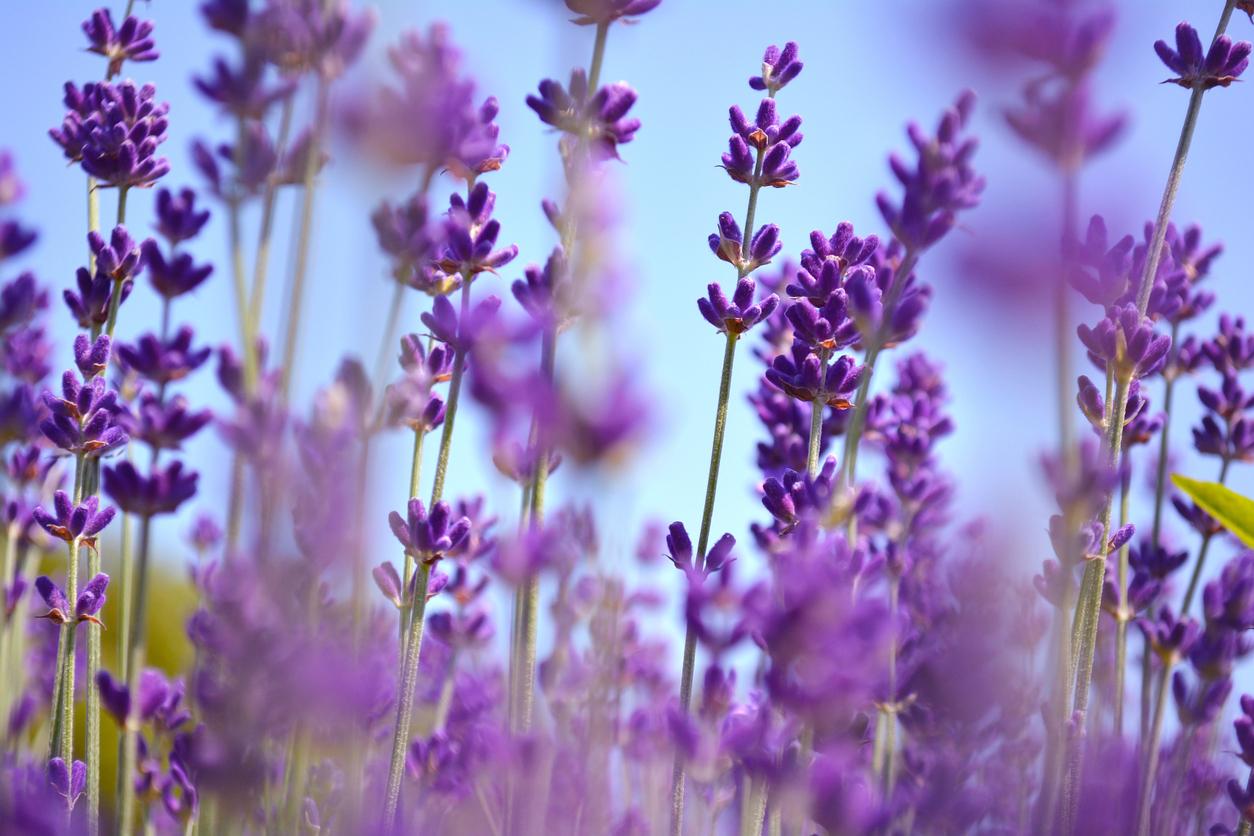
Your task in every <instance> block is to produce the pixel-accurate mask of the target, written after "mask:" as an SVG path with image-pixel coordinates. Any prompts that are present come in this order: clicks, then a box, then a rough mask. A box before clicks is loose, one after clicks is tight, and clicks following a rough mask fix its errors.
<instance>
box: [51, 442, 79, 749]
mask: <svg viewBox="0 0 1254 836" xmlns="http://www.w3.org/2000/svg"><path fill="white" fill-rule="evenodd" d="M85 464H86V462H85V460H84V459H83V456H82V455H81V454H80V455H78V456H75V458H74V493H73V500H74V504H75V505H78V503H79V502H81V501H82V498H83V481H84V472H85V470H86V467H85ZM66 563H67V565H66V580H67V582H66V587H67V589H66V599H67V600H68V601H69V602H70V607H71V608H72V607H73V606H74V602H75V601H76V600H77V599H78V591H77V586H78V542H77V541H75V542H72V543H71V544H70V545H69V548H68V550H67V561H66ZM66 615H67V616H68V617H69V619H70V622H69V624H65V625H62V628H61V636H60V640H59V641H58V642H57V662H56V665H57V667H56V678H55V680H54V681H53V685H52V694H53V699H52V706H53V708H52V717H51V724H52V728H51V730H50V731H49V733H48V757H49V758H54V757H60V758H62V759H63V760H65V763H66V765H67V766H68V765H70V764H72V763H73V761H72V759H71V758H70V757H69V756H67V755H65V754H64V749H65V740H66V739H67V737H68V738H69V739H71V740H72V739H73V731H74V722H73V721H74V635H73V634H74V629H73V628H74V627H76V626H77V624H76V623H75V621H74V613H73V612H70V613H66ZM67 628H68V629H69V632H68V633H67V632H66V630H67ZM67 659H68V661H69V664H68V665H67V664H66V662H67ZM67 670H68V676H67ZM67 704H68V708H69V722H68V723H67V722H66V708H67Z"/></svg>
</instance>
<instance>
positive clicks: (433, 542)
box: [388, 499, 470, 564]
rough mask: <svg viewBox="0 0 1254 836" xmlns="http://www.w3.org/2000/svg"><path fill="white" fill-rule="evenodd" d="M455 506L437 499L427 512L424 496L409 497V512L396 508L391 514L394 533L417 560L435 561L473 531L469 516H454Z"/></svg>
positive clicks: (390, 522)
mask: <svg viewBox="0 0 1254 836" xmlns="http://www.w3.org/2000/svg"><path fill="white" fill-rule="evenodd" d="M452 515H453V511H452V507H451V506H450V505H449V504H448V503H447V502H443V501H441V502H437V503H435V505H433V506H432V507H431V513H430V514H428V513H427V509H426V506H424V505H423V504H422V500H421V499H411V500H409V505H408V506H407V508H406V516H405V517H403V518H402V517H401V515H400V514H398V513H396V512H395V511H393V512H392V513H391V514H389V515H388V524H389V525H390V526H391V527H392V533H393V534H394V535H396V539H397V540H399V541H400V543H401V545H402V546H404V547H405V551H406V553H407V554H409V555H410V556H412V557H413V558H414V559H415V560H421V561H423V562H424V563H427V564H434V563H436V562H438V561H439V560H440V558H442V557H444V555H445V554H446V553H447V552H450V551H452V550H453V549H456V548H457V547H458V546H459V545H461V543H462V541H464V540H465V539H466V538H467V537H468V536H469V535H470V518H469V517H461V518H459V519H456V520H454V519H452Z"/></svg>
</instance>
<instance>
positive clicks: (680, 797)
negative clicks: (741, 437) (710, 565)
mask: <svg viewBox="0 0 1254 836" xmlns="http://www.w3.org/2000/svg"><path fill="white" fill-rule="evenodd" d="M736 339H737V336H736V334H732V333H729V334H728V335H727V343H726V347H725V349H724V351H723V373H722V375H721V376H720V378H719V385H718V405H717V406H716V407H715V410H714V437H713V440H712V441H711V444H710V471H709V476H708V477H707V478H706V483H705V507H704V509H703V510H702V512H701V531H700V534H699V536H698V537H697V551H696V554H694V555H693V567H692V568H693V571H694V572H695V573H697V575H698V576H699V575H700V573H701V572H702V571H703V570H704V568H705V550H706V547H707V546H708V545H709V542H710V524H711V522H712V520H713V518H714V497H715V494H716V492H717V490H718V471H719V465H720V463H721V462H722V459H723V434H724V433H725V432H726V430H727V404H728V402H729V401H730V400H731V381H732V366H733V364H734V363H735V360H736ZM696 659H697V637H696V635H695V634H694V633H693V632H692V630H691V629H686V630H685V635H684V662H683V673H682V674H681V676H680V680H679V682H680V685H679V705H680V708H681V709H682V710H683V711H684V712H685V713H687V711H688V708H689V706H691V705H692V678H693V672H694V670H695V668H696ZM683 818H684V762H683V758H682V756H681V755H678V754H677V755H676V756H675V766H674V769H673V770H672V775H671V833H672V834H678V833H680V832H682V830H683Z"/></svg>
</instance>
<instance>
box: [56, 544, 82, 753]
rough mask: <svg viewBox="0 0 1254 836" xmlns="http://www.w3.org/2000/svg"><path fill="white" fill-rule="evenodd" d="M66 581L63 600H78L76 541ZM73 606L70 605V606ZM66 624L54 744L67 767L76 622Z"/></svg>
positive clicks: (70, 746) (71, 619)
mask: <svg viewBox="0 0 1254 836" xmlns="http://www.w3.org/2000/svg"><path fill="white" fill-rule="evenodd" d="M68 564H69V565H68V568H67V572H66V581H65V597H66V600H68V601H76V600H78V540H73V541H71V543H70V546H69V560H68ZM70 606H71V607H72V606H74V605H73V604H71V605H70ZM68 617H69V621H67V622H66V623H65V624H63V625H62V626H61V641H62V643H63V644H64V645H65V670H64V671H63V672H62V673H61V736H60V738H59V740H58V741H57V742H58V743H59V748H58V752H57V754H58V755H59V756H60V758H61V759H62V760H64V761H65V763H66V765H67V766H68V765H69V764H72V763H74V690H75V688H74V675H75V670H74V668H75V664H74V646H75V644H76V639H77V637H78V621H77V620H75V618H74V614H73V613H70V614H69V616H68Z"/></svg>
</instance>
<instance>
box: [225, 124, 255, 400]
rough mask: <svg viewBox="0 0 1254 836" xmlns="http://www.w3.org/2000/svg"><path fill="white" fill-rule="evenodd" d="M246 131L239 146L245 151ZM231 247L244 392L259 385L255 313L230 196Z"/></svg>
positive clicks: (235, 198) (234, 205)
mask: <svg viewBox="0 0 1254 836" xmlns="http://www.w3.org/2000/svg"><path fill="white" fill-rule="evenodd" d="M243 142H244V139H243V130H242V129H241V130H240V138H239V140H238V141H237V142H236V147H237V148H239V149H242V148H243ZM226 208H227V220H228V227H229V236H230V248H231V276H232V279H233V280H234V285H235V317H236V319H238V320H239V341H240V355H241V358H242V361H241V362H242V365H243V372H244V375H243V376H244V391H246V392H252V391H253V390H254V389H255V388H256V386H257V373H258V372H257V345H256V341H255V340H254V339H253V338H252V328H251V327H250V325H249V323H250V322H251V321H252V314H251V313H249V310H248V288H247V287H246V286H245V282H246V279H245V278H244V237H243V232H242V231H241V230H240V201H239V198H238V196H234V195H233V196H231V197H230V198H229V199H228V200H227V202H226Z"/></svg>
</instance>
